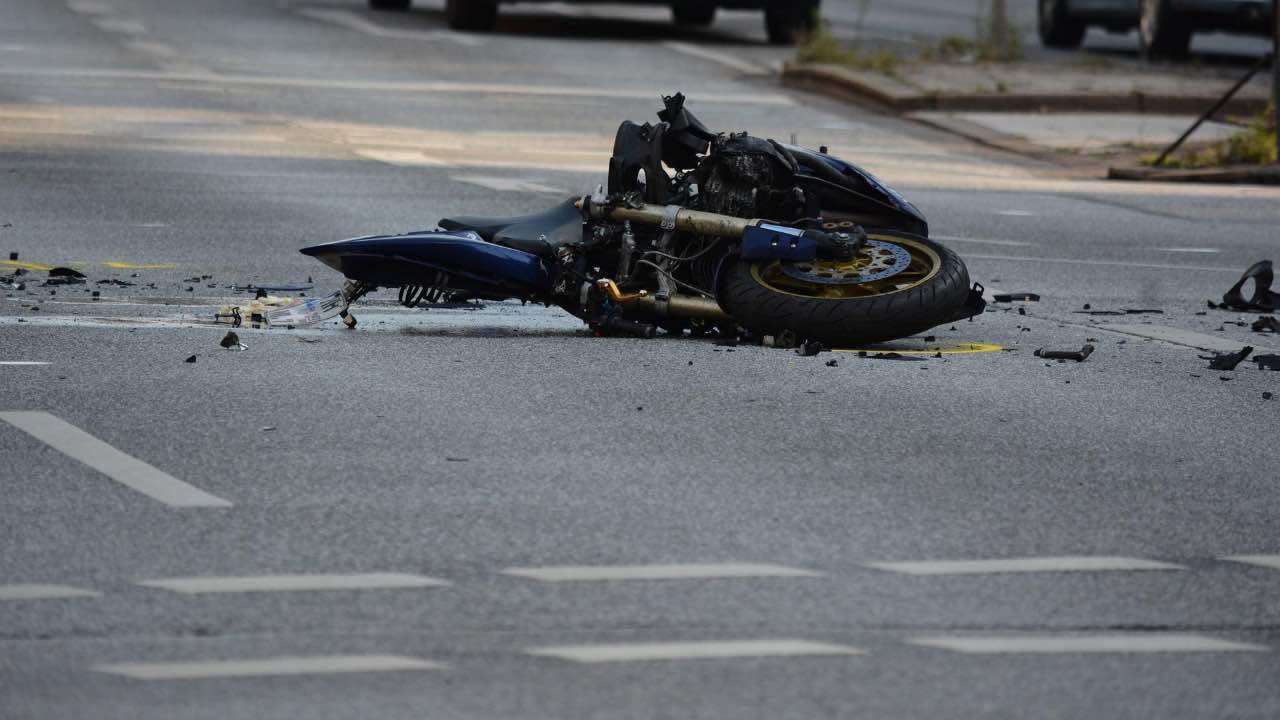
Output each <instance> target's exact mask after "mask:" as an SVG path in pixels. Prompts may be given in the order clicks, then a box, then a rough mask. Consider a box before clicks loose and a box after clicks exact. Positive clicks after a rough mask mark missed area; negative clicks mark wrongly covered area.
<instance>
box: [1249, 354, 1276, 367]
mask: <svg viewBox="0 0 1280 720" xmlns="http://www.w3.org/2000/svg"><path fill="white" fill-rule="evenodd" d="M1253 361H1254V362H1256V363H1258V369H1259V370H1280V355H1254V356H1253Z"/></svg>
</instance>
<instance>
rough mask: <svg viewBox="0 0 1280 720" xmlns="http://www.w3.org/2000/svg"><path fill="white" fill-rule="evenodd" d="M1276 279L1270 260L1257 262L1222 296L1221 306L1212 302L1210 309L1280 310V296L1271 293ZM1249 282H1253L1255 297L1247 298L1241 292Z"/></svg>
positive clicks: (1210, 302)
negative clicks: (1272, 284)
mask: <svg viewBox="0 0 1280 720" xmlns="http://www.w3.org/2000/svg"><path fill="white" fill-rule="evenodd" d="M1274 279H1275V273H1274V272H1273V271H1272V269H1271V261H1270V260H1262V261H1259V262H1256V263H1254V264H1253V265H1252V266H1250V268H1249V269H1248V270H1245V271H1244V275H1241V276H1240V279H1239V280H1237V281H1236V284H1235V285H1232V286H1231V289H1230V290H1228V291H1227V292H1226V294H1225V295H1223V296H1222V304H1221V305H1214V303H1213V301H1212V300H1210V301H1209V307H1211V308H1216V309H1220V310H1228V309H1230V310H1244V311H1246V312H1272V311H1274V310H1276V309H1280V294H1277V293H1273V292H1271V283H1272V281H1273V280H1274ZM1249 281H1253V295H1252V297H1249V298H1246V297H1244V294H1243V293H1242V292H1241V290H1242V289H1243V288H1244V286H1245V284H1246V283H1248V282H1249Z"/></svg>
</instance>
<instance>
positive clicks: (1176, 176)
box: [1107, 165, 1280, 185]
mask: <svg viewBox="0 0 1280 720" xmlns="http://www.w3.org/2000/svg"><path fill="white" fill-rule="evenodd" d="M1107 179H1108V180H1140V181H1144V182H1194V183H1222V184H1242V183H1250V184H1254V185H1280V165H1259V166H1241V165H1236V166H1232V167H1224V168H1203V169H1199V170H1180V169H1179V170H1175V169H1171V168H1151V167H1112V168H1108V170H1107Z"/></svg>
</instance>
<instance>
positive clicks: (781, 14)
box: [764, 0, 818, 45]
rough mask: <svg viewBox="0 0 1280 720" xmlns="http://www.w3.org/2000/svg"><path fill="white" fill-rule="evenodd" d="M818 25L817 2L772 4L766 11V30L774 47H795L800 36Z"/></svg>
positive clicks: (767, 6)
mask: <svg viewBox="0 0 1280 720" xmlns="http://www.w3.org/2000/svg"><path fill="white" fill-rule="evenodd" d="M817 25H818V3H816V2H803V1H802V0H801V1H797V2H787V1H781V2H771V3H769V4H768V5H766V6H765V9H764V28H765V32H767V33H768V35H769V42H771V43H773V44H774V45H794V44H795V42H796V40H797V38H799V36H801V35H804V34H806V33H811V32H813V31H814V30H815V29H816V28H817Z"/></svg>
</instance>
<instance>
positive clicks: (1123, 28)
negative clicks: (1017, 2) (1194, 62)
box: [1038, 0, 1272, 58]
mask: <svg viewBox="0 0 1280 720" xmlns="http://www.w3.org/2000/svg"><path fill="white" fill-rule="evenodd" d="M1038 10H1039V26H1040V40H1041V42H1043V43H1044V44H1045V45H1046V46H1047V47H1056V48H1075V47H1079V46H1080V43H1081V42H1082V41H1083V40H1084V33H1085V30H1087V29H1088V28H1089V26H1091V25H1092V26H1101V27H1104V28H1106V29H1107V30H1109V31H1112V32H1119V33H1123V32H1128V31H1130V30H1132V29H1133V28H1135V27H1136V28H1137V29H1138V46H1139V48H1140V49H1141V50H1142V54H1143V56H1144V57H1153V58H1154V57H1169V58H1180V57H1186V55H1187V54H1188V51H1189V50H1190V49H1191V36H1192V35H1193V34H1195V33H1198V32H1215V31H1225V32H1237V33H1246V34H1251V35H1270V34H1271V23H1272V17H1271V0H1040V2H1039V7H1038Z"/></svg>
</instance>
